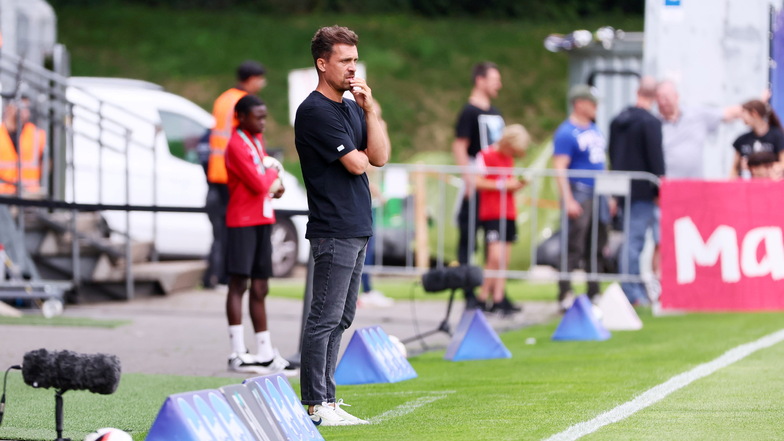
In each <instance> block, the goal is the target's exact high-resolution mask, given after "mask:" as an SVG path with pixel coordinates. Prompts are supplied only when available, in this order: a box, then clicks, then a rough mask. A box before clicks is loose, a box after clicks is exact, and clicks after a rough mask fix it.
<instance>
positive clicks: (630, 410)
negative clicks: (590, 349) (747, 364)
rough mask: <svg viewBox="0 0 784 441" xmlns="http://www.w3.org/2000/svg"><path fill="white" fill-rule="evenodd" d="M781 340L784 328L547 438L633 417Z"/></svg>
mask: <svg viewBox="0 0 784 441" xmlns="http://www.w3.org/2000/svg"><path fill="white" fill-rule="evenodd" d="M782 340H784V329H781V330H779V331H776V332H774V333H773V334H769V335H766V336H764V337H762V338H760V339H759V340H756V341H753V342H750V343H745V344H742V345H740V346H736V347H734V348H732V349H730V350H729V351H727V352H725V353H724V354H723V355H721V356H720V357H718V358H716V359H714V360H712V361H709V362H707V363H703V364H701V365H699V366H697V367H695V368H694V369H692V370H690V371H687V372H684V373H682V374H678V375H676V376H674V377H672V378H670V379H669V380H667V381H665V382H664V383H662V384H660V385H658V386H655V387H653V388H651V389H648V390H647V391H646V392H643V393H642V395H639V396H637V397H636V398H634V399H633V400H631V401H627V402H625V403H623V404H621V405H620V406H618V407H616V408H615V409H612V410H609V411H607V412H605V413H603V414H601V415H599V416H597V417H596V418H594V419H592V420H589V421H584V422H582V423H578V424H575V425H574V426H572V427H569V428H568V429H566V430H564V431H563V432H561V433H557V434H555V435H553V436H551V437H550V438H547V440H546V441H573V440H576V439H579V438H582V437H583V436H585V435H588V434H589V433H593V432H595V431H597V430H599V429H600V428H602V427H604V426H606V425H608V424H612V423H617V422H618V421H621V420H623V419H625V418H627V417H629V416H631V415H632V414H634V413H635V412H637V411H640V410H642V409H645V408H646V407H648V406H650V405H652V404H654V403H656V402H657V401H659V400H661V399H663V398H664V397H666V396H667V395H669V394H671V393H673V392H675V391H676V390H678V389H680V388H682V387H685V386H688V385H689V384H691V383H692V382H693V381H696V380H699V379H700V378H703V377H707V376H708V375H710V374H712V373H714V372H716V371H717V370H719V369H721V368H724V367H727V366H729V365H731V364H733V363H735V362H736V361H740V360H742V359H744V358H746V357H747V356H749V355H751V354H753V353H754V352H757V351H758V350H760V349H764V348H768V347H770V346H773V345H775V344H776V343H779V342H781V341H782Z"/></svg>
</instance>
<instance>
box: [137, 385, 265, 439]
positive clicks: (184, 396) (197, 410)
mask: <svg viewBox="0 0 784 441" xmlns="http://www.w3.org/2000/svg"><path fill="white" fill-rule="evenodd" d="M202 439H210V440H212V439H215V440H217V439H231V440H237V441H254V440H255V439H256V438H254V437H253V435H251V433H250V431H249V430H248V428H247V426H245V423H244V422H243V421H242V419H241V418H240V417H239V416H237V414H236V413H235V412H234V410H233V409H232V408H231V407H230V406H229V404H228V402H227V401H226V399H225V398H224V397H223V394H221V393H220V392H219V391H217V390H203V391H197V392H186V393H181V394H175V395H170V396H169V397H168V398H166V401H164V402H163V406H161V410H160V411H159V412H158V416H157V417H155V421H154V422H153V424H152V427H150V432H149V433H148V434H147V438H146V441H172V440H202Z"/></svg>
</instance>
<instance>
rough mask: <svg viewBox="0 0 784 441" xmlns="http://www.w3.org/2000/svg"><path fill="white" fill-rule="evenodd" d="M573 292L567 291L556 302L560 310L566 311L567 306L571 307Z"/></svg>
mask: <svg viewBox="0 0 784 441" xmlns="http://www.w3.org/2000/svg"><path fill="white" fill-rule="evenodd" d="M574 300H575V299H574V294H572V292H571V291H569V292H567V293H566V295H565V296H564V298H563V299H562V300H561V301H559V302H558V306H559V307H560V309H561V312H566V311H568V310H569V308H571V307H572V305H573V304H574Z"/></svg>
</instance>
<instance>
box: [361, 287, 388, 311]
mask: <svg viewBox="0 0 784 441" xmlns="http://www.w3.org/2000/svg"><path fill="white" fill-rule="evenodd" d="M394 304H395V301H394V300H393V299H390V298H389V297H387V296H385V295H384V294H383V293H381V292H379V291H376V290H373V291H368V292H365V293H362V294H360V295H359V305H360V306H365V307H370V308H373V307H375V308H389V307H390V306H392V305H394Z"/></svg>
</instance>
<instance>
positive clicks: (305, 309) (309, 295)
mask: <svg viewBox="0 0 784 441" xmlns="http://www.w3.org/2000/svg"><path fill="white" fill-rule="evenodd" d="M315 266H316V263H315V262H314V261H313V254H312V253H311V254H310V255H309V256H308V273H307V274H306V275H305V295H304V297H303V299H302V324H301V326H300V329H299V345H298V346H297V347H298V348H299V350H298V351H297V353H296V354H294V355H292V356H291V357H288V358H287V360H288V361H289V362H295V363H300V361H301V360H302V340H303V338H304V337H305V325H306V324H307V322H308V316H309V315H310V303H311V301H312V300H313V270H314V267H315Z"/></svg>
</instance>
